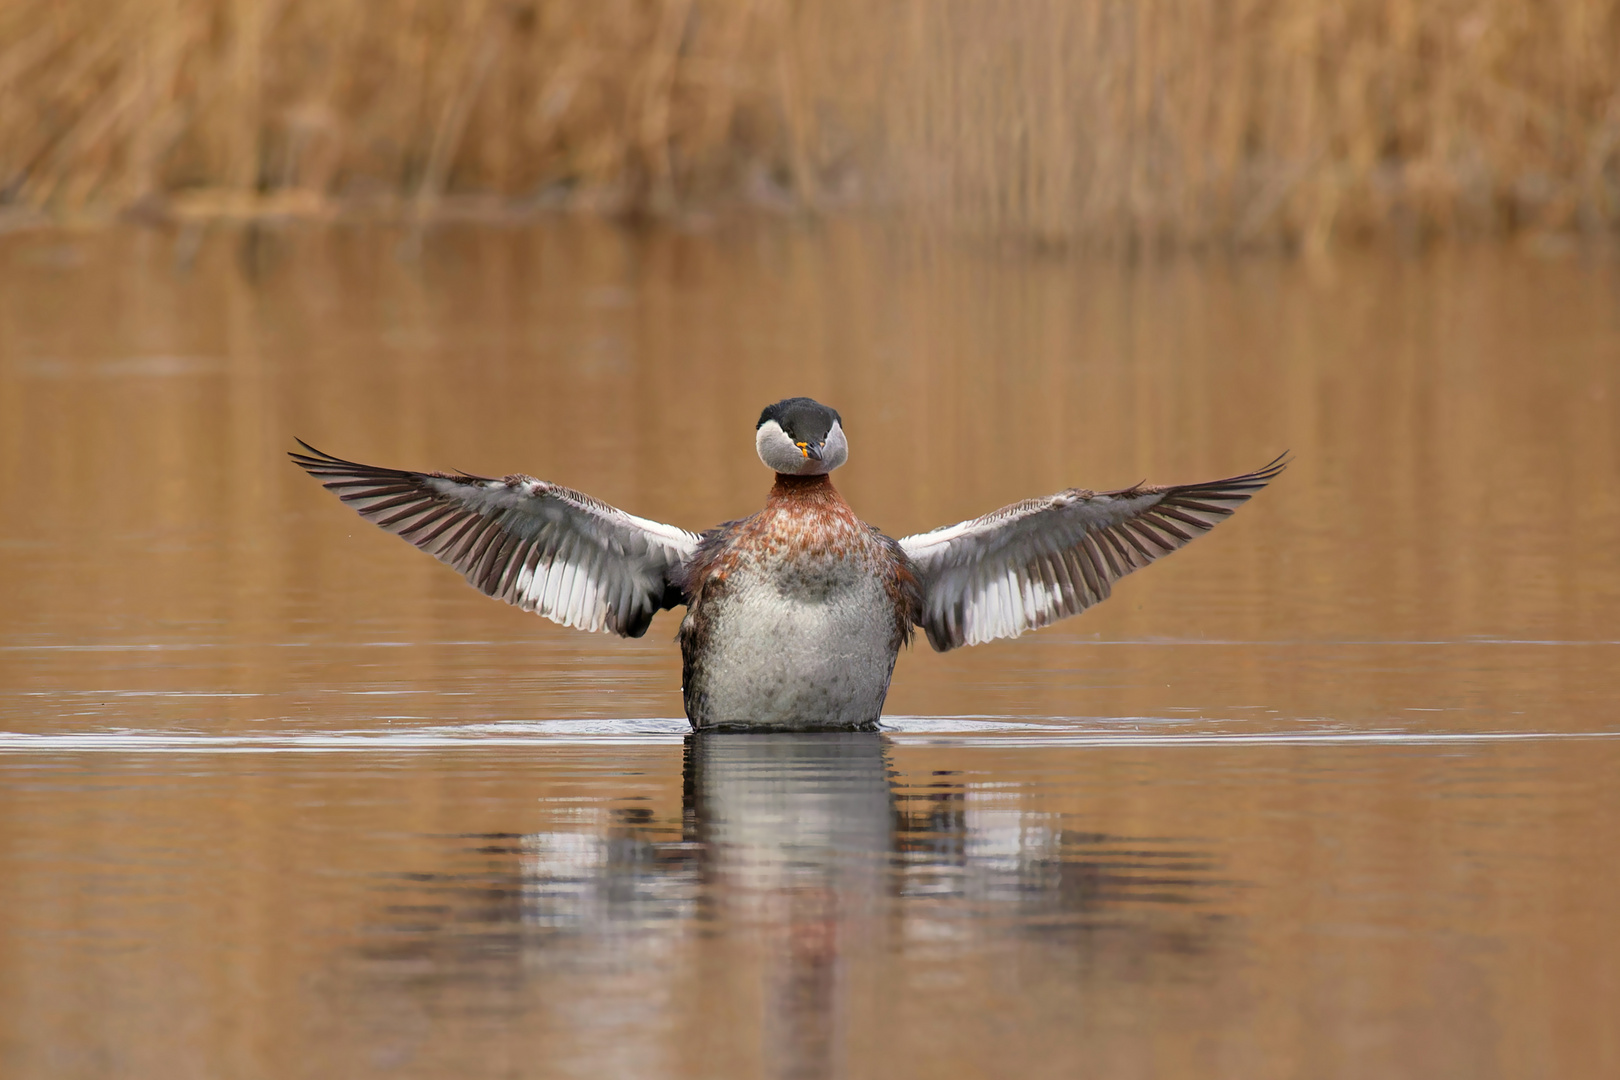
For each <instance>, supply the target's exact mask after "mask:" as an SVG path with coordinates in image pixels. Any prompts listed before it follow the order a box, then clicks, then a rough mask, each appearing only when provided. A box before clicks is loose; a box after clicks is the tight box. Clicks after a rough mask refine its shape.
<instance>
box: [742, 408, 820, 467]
mask: <svg viewBox="0 0 1620 1080" xmlns="http://www.w3.org/2000/svg"><path fill="white" fill-rule="evenodd" d="M754 448H755V449H756V450H758V451H759V460H761V461H763V462H764V463H765V464H766V465H767V466H769V467H770V468H772V469H775V470H776V471H777V472H779V473H788V474H793V475H796V474H799V473H803V472H806V471H807V470H806V469H805V466H806V465H813V464H816V463H815V462H813V461H811V460H810V459H809V458H807V457H805V454H804V451H803V450H800V449H799V448H798V447H797V446H795V445H793V440H792V439H790V438H788V437H787V432H785V431H783V430H782V425H780V424H778V423H777V422H776V421H775V420H767V421H765V423H763V424H761V425H760V426H759V432H758V433H757V434H756V435H755V436H754Z"/></svg>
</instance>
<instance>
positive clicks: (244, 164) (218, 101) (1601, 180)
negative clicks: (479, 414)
mask: <svg viewBox="0 0 1620 1080" xmlns="http://www.w3.org/2000/svg"><path fill="white" fill-rule="evenodd" d="M1617 57H1620V0H1556V2H1550V0H1543V2H1535V0H1000V2H995V0H891V2H888V3H877V2H872V0H866V2H854V0H825V2H822V3H808V2H805V3H790V2H788V0H370V2H362V0H5V2H4V3H3V5H0V210H6V211H8V212H9V216H10V217H12V218H13V219H14V220H16V219H21V218H26V217H37V216H38V215H40V214H43V215H46V216H53V217H69V218H72V217H85V216H91V217H95V216H104V215H108V214H112V213H117V212H123V211H128V210H131V209H134V210H138V211H144V212H149V213H162V214H175V215H180V216H186V215H200V216H221V215H223V216H232V215H263V214H277V213H292V214H308V215H327V214H352V213H372V214H375V213H382V214H388V215H399V214H404V213H429V214H452V213H462V214H465V213H478V214H488V215H495V216H498V215H511V214H522V213H526V212H531V211H534V210H537V209H545V208H570V209H587V210H595V211H602V212H614V213H632V214H651V215H665V214H680V213H688V212H692V211H696V210H712V209H715V208H719V207H725V206H733V205H738V204H749V203H752V204H758V203H764V204H769V205H773V206H781V207H801V208H808V209H811V210H814V211H821V212H831V211H838V210H844V209H855V208H878V209H883V210H887V211H890V212H895V213H900V214H904V215H906V216H908V217H910V218H913V219H916V220H918V221H921V222H926V223H930V224H937V225H943V226H946V227H951V228H956V229H961V230H966V231H970V232H975V233H993V234H997V235H1006V236H1013V237H1018V238H1022V239H1027V240H1034V241H1038V242H1053V243H1071V242H1083V243H1090V244H1101V245H1106V246H1121V245H1132V244H1141V243H1144V242H1145V243H1149V244H1157V243H1171V244H1192V245H1200V244H1210V243H1219V244H1225V243H1239V244H1244V243H1261V244H1270V243H1278V242H1283V243H1299V244H1303V245H1304V246H1306V247H1308V248H1309V247H1321V246H1324V245H1326V244H1328V243H1329V242H1330V241H1331V240H1334V239H1343V238H1346V237H1356V236H1363V235H1368V234H1379V233H1386V234H1397V235H1401V236H1408V237H1423V236H1429V235H1451V234H1459V233H1481V232H1483V233H1496V232H1502V231H1506V230H1510V229H1515V228H1529V229H1534V230H1553V231H1565V230H1576V229H1578V230H1584V231H1603V230H1610V229H1612V228H1613V227H1614V225H1615V224H1616V222H1617V221H1620V61H1617Z"/></svg>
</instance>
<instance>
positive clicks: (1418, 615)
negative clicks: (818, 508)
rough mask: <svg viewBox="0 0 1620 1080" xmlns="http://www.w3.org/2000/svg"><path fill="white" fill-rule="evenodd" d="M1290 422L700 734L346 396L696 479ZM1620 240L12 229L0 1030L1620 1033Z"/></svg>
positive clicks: (597, 1073)
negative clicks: (486, 579) (815, 458)
mask: <svg viewBox="0 0 1620 1080" xmlns="http://www.w3.org/2000/svg"><path fill="white" fill-rule="evenodd" d="M795 393H805V394H811V395H814V396H817V397H819V398H821V399H823V400H825V401H827V402H829V403H831V404H833V405H835V406H836V407H837V408H839V409H840V411H841V412H842V413H843V415H844V417H845V421H846V426H847V428H848V430H849V432H850V439H851V447H852V457H851V463H850V465H849V466H848V467H847V468H845V469H844V470H842V471H840V473H839V474H838V480H839V483H840V487H841V488H842V489H843V490H844V491H845V493H846V494H847V496H848V497H849V498H850V501H851V502H852V503H853V504H854V506H855V507H856V509H857V510H858V511H860V512H861V513H862V514H863V515H864V516H865V517H867V518H868V519H869V520H871V521H873V522H875V523H877V524H879V525H881V526H882V527H884V528H885V529H887V530H888V531H890V532H894V533H897V534H903V533H908V532H913V531H918V530H921V529H926V528H930V527H932V526H934V525H938V524H942V523H946V522H951V521H955V520H958V519H960V518H963V517H966V516H970V515H973V514H977V513H980V512H983V511H985V510H987V509H991V508H993V507H995V506H998V505H1001V504H1003V503H1006V502H1010V501H1012V500H1014V499H1017V498H1022V497H1026V496H1030V495H1035V494H1041V493H1046V492H1050V491H1054V490H1057V489H1059V488H1062V487H1066V486H1069V485H1073V484H1081V485H1086V486H1093V487H1103V486H1118V485H1123V484H1128V483H1130V482H1132V481H1134V480H1137V479H1141V478H1143V477H1147V478H1150V479H1154V480H1166V481H1169V480H1192V479H1204V478H1209V477H1214V476H1218V475H1226V474H1229V473H1232V472H1236V471H1239V470H1243V469H1248V468H1253V467H1255V466H1257V465H1259V464H1261V463H1263V462H1264V461H1266V460H1268V459H1269V458H1270V457H1271V456H1272V455H1274V454H1275V453H1277V452H1278V451H1280V450H1283V449H1292V450H1293V451H1294V453H1295V454H1296V462H1295V464H1294V466H1293V467H1292V468H1291V469H1290V470H1289V471H1288V473H1287V474H1285V475H1284V476H1283V477H1282V478H1281V480H1280V481H1279V482H1278V483H1277V484H1276V485H1275V486H1274V487H1273V488H1271V489H1270V490H1268V491H1267V492H1265V493H1264V494H1263V495H1262V496H1261V497H1260V498H1259V499H1257V500H1256V501H1255V502H1254V503H1253V504H1251V505H1250V506H1248V507H1246V508H1245V509H1244V510H1243V511H1242V512H1241V513H1240V514H1239V515H1238V516H1237V517H1236V518H1234V519H1233V520H1232V521H1231V522H1229V523H1226V524H1224V525H1222V526H1221V527H1220V528H1219V529H1218V530H1217V531H1216V532H1215V533H1214V534H1213V535H1212V536H1210V537H1208V538H1207V539H1203V540H1200V541H1199V542H1198V543H1197V544H1195V545H1193V546H1192V547H1191V548H1190V549H1188V550H1187V551H1186V552H1182V553H1179V554H1177V555H1176V556H1174V557H1173V558H1170V559H1168V560H1166V561H1165V562H1164V563H1163V564H1160V565H1157V566H1155V567H1153V568H1151V569H1149V570H1147V571H1145V572H1143V573H1141V574H1139V575H1136V576H1133V577H1132V578H1131V579H1129V580H1128V581H1126V582H1124V583H1122V584H1121V586H1120V587H1119V588H1118V589H1117V590H1116V593H1115V596H1114V598H1113V599H1112V600H1110V601H1109V602H1108V603H1107V604H1105V605H1103V606H1101V607H1099V608H1097V609H1095V610H1094V611H1092V612H1089V613H1087V614H1086V615H1084V616H1083V617H1081V618H1079V619H1077V620H1072V621H1070V622H1068V623H1065V624H1063V625H1061V626H1059V627H1056V628H1053V629H1050V630H1047V631H1042V632H1040V633H1038V634H1034V635H1030V636H1027V637H1025V638H1022V639H1020V640H1018V641H1013V642H1000V643H996V644H994V645H989V646H982V647H979V648H976V649H971V650H964V651H959V652H956V653H952V654H949V655H946V656H938V655H935V654H933V653H932V652H930V651H929V650H928V649H927V648H926V647H924V648H922V649H920V650H913V651H912V652H911V653H910V654H908V655H906V656H904V657H902V659H901V661H900V666H899V669H898V672H897V675H896V679H895V685H894V689H893V692H892V694H891V696H890V700H889V713H890V714H891V723H890V730H888V731H886V732H885V733H884V734H882V735H876V736H845V737H838V736H814V737H809V736H804V737H795V736H781V737H775V736H756V737H735V736H733V737H725V736H721V737H709V738H705V739H701V740H694V739H691V738H689V737H686V736H685V735H684V721H681V720H680V719H679V717H680V697H679V659H678V650H677V649H676V647H675V646H674V644H673V643H672V641H671V640H670V638H671V636H672V635H673V633H674V628H675V624H676V618H675V616H674V615H673V614H664V615H661V616H659V619H658V621H656V622H655V623H654V626H653V629H652V631H651V632H650V633H649V634H648V636H647V637H646V638H645V639H643V640H641V641H634V642H623V641H619V640H617V639H614V638H609V637H605V636H589V635H583V634H579V633H577V632H575V631H570V630H564V629H562V628H560V627H555V626H552V625H551V624H549V623H546V622H544V621H542V620H539V619H536V618H534V617H533V616H528V615H524V614H522V613H520V612H517V611H515V610H513V609H510V608H506V607H504V606H502V605H499V604H496V603H494V602H492V601H489V600H487V599H485V598H483V597H480V596H478V595H477V594H476V593H474V592H473V591H472V590H471V589H469V588H468V587H467V586H466V585H464V584H463V583H462V582H461V581H460V579H459V578H457V577H456V576H455V575H454V574H453V573H451V572H450V571H448V570H445V569H444V568H442V567H440V566H438V565H437V564H435V563H433V562H432V560H430V559H427V558H425V557H424V556H422V555H420V554H419V553H417V552H414V551H412V550H410V548H409V547H408V546H407V545H405V544H402V543H400V542H399V541H398V540H396V539H393V538H391V537H388V536H385V535H383V534H382V533H380V532H378V531H377V530H375V529H374V528H372V527H371V526H369V525H366V524H364V523H363V522H361V521H360V520H359V519H358V518H356V517H355V516H354V515H352V514H350V513H348V512H347V511H345V510H343V509H342V508H341V507H339V506H338V505H337V504H336V503H335V502H334V501H333V500H332V499H331V497H330V496H329V495H327V494H326V493H324V492H322V491H320V490H319V488H318V487H317V486H316V485H315V484H314V483H313V482H311V481H310V480H309V479H308V477H306V476H304V475H303V474H302V473H300V472H299V471H297V470H296V469H294V468H293V467H291V466H290V465H289V464H288V463H287V462H286V460H285V457H284V456H283V455H284V451H285V450H287V449H288V448H290V447H291V445H292V439H293V437H294V436H295V435H297V436H301V437H303V438H305V439H308V440H309V441H311V442H313V443H314V444H315V445H317V446H320V447H321V448H323V449H327V450H330V451H332V452H334V453H338V454H342V455H346V456H352V457H357V458H360V459H362V460H367V461H375V462H377V463H380V464H397V465H401V466H406V467H437V468H445V467H459V468H464V469H467V470H470V471H474V472H484V473H504V472H508V471H526V472H531V473H534V474H536V475H539V476H543V477H546V478H548V479H552V480H556V481H559V482H563V483H567V484H570V485H572V486H575V487H579V488H582V489H584V490H586V491H589V492H591V493H593V494H595V495H598V496H600V497H602V498H604V499H607V500H609V501H611V502H613V503H616V504H617V505H620V506H622V507H624V508H626V509H629V510H631V511H633V512H635V513H639V514H643V515H646V516H650V517H654V518H659V519H662V520H666V521H671V522H674V523H677V524H681V525H684V526H687V527H690V528H700V527H705V526H707V525H710V524H713V523H715V522H717V521H720V520H722V519H726V518H731V517H737V516H740V515H743V514H746V513H749V512H751V511H752V510H753V509H754V508H755V507H757V505H758V504H759V502H760V501H761V499H762V496H763V493H764V490H765V489H766V487H767V485H768V482H769V477H768V475H767V474H766V473H765V470H764V469H763V468H762V467H761V466H760V465H759V464H758V462H757V460H756V458H755V457H754V454H753V449H752V430H753V421H754V418H755V417H756V416H757V414H758V410H759V408H760V407H761V406H762V405H763V404H765V403H768V402H770V401H773V400H775V399H776V398H778V397H782V396H785V395H788V394H795ZM1617 412H1620V261H1617V260H1616V259H1615V258H1614V257H1613V256H1612V255H1603V256H1590V257H1579V256H1575V257H1564V258H1537V257H1532V256H1530V255H1527V254H1518V253H1513V252H1506V251H1499V250H1477V251H1474V250H1453V251H1448V252H1443V253H1440V254H1436V255H1431V256H1425V257H1422V258H1408V259H1401V258H1396V257H1389V256H1379V255H1354V256H1346V257H1343V258H1341V259H1339V260H1338V261H1336V262H1334V263H1332V264H1331V265H1327V266H1317V267H1311V266H1306V265H1302V264H1298V263H1292V262H1271V261H1266V260H1254V261H1242V262H1234V263H1223V262H1219V261H1214V262H1200V263H1193V262H1172V263H1165V264H1149V265H1137V266H1125V265H1119V264H1098V263H1086V262H1074V261H1068V260H1063V259H1056V258H1052V259H1046V258H1028V257H1021V256H1015V255H1009V254H988V253H983V252H972V251H963V250H960V249H955V248H949V247H942V246H937V245H929V244H923V243H919V242H916V241H913V240H908V239H906V238H903V237H897V236H893V235H888V234H884V233H881V232H876V231H871V230H866V229H860V228H829V229H825V230H819V231H815V230H803V229H797V228H791V227H785V226H770V227H763V226H762V227H757V228H750V229H745V230H739V231H736V232H724V231H722V232H718V233H705V234H694V235H676V234H662V235H653V236H639V237H638V236H635V235H632V234H628V233H624V232H620V231H616V230H614V229H611V228H608V227H605V226H595V225H589V224H578V223H568V224H557V225H554V226H548V227H546V228H542V229H534V230H529V231H521V232H470V231H469V232H457V231H453V230H452V231H446V232H441V233H435V234H431V235H429V236H427V237H426V238H425V239H423V240H422V241H421V242H420V243H416V242H413V241H412V239H411V238H409V237H403V236H401V235H400V234H396V233H388V232H384V231H380V230H364V229H357V230H344V229H331V230H325V231H319V230H286V231H276V230H264V231H259V232H256V233H243V232H219V233H216V234H212V235H207V236H202V237H197V236H189V235H188V236H179V237H177V236H174V235H170V234H164V233H161V232H156V231H120V230H111V231H104V232H91V233H82V234H81V233H62V234H24V235H13V236H10V237H5V238H0V505H3V507H4V508H5V514H4V517H3V519H0V553H3V555H4V558H3V559H0V1074H3V1075H4V1076H5V1077H7V1080H12V1078H17V1080H24V1078H28V1080H32V1078H44V1077H53V1078H54V1077H70V1078H77V1077H85V1078H89V1077H108V1076H120V1077H141V1078H147V1077H151V1078H163V1080H169V1078H190V1077H198V1078H203V1077H221V1076H229V1077H241V1078H251V1077H274V1078H280V1077H294V1076H307V1077H332V1076H344V1077H368V1076H383V1075H401V1076H424V1077H426V1076H433V1077H438V1076H444V1077H484V1076H491V1077H495V1076H499V1077H511V1076H581V1077H621V1076H622V1077H662V1076H682V1077H753V1076H782V1077H821V1076H850V1077H864V1076H929V1077H1045V1076H1051V1077H1074V1076H1095V1077H1187V1078H1204V1077H1212V1076H1219V1077H1234V1078H1249V1077H1279V1078H1280V1077H1332V1076H1342V1077H1366V1076H1378V1077H1424V1078H1429V1077H1459V1078H1463V1077H1466V1078H1475V1077H1532V1076H1546V1077H1603V1076H1612V1075H1616V1074H1620V1028H1617V1027H1616V1025H1615V1024H1614V1023H1613V1017H1614V1016H1616V1015H1620V902H1617V901H1616V899H1615V897H1616V896H1620V864H1617V861H1616V860H1615V859H1614V857H1613V853H1612V850H1611V849H1612V847H1613V844H1614V838H1615V836H1616V835H1617V834H1620V716H1617V715H1616V711H1615V702H1616V700H1617V694H1620V423H1617V421H1620V415H1617Z"/></svg>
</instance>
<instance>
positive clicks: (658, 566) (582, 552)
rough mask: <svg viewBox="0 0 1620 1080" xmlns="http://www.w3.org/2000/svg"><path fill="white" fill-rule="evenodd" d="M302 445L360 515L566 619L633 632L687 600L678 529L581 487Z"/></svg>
mask: <svg viewBox="0 0 1620 1080" xmlns="http://www.w3.org/2000/svg"><path fill="white" fill-rule="evenodd" d="M299 445H300V446H302V447H303V448H304V449H305V450H306V451H308V453H304V454H297V453H295V454H290V455H289V456H290V457H291V458H292V459H293V461H294V462H296V463H297V464H298V465H299V466H300V467H302V468H303V469H304V470H305V471H306V472H308V473H309V474H310V475H311V476H313V477H315V478H316V479H317V480H319V481H321V483H322V485H324V486H325V487H326V488H327V490H329V491H331V492H332V493H333V494H334V495H336V496H337V497H338V498H340V499H342V500H343V501H344V502H346V503H348V504H349V506H350V507H352V508H353V509H355V510H357V511H359V513H360V516H361V517H363V518H365V519H366V520H367V521H370V522H373V523H375V524H376V525H379V526H381V527H382V528H384V529H387V530H388V531H389V532H391V533H395V534H397V535H399V536H402V537H404V538H405V539H406V540H409V541H410V542H411V543H413V544H415V545H416V546H417V547H419V548H421V549H422V550H423V551H425V552H427V553H428V554H429V555H432V556H433V557H434V558H436V559H438V560H439V561H440V562H443V563H447V564H448V565H450V566H453V567H455V568H456V569H457V570H459V571H461V573H462V574H464V575H466V578H467V580H468V581H469V582H471V583H472V584H473V585H474V586H475V587H477V588H478V589H479V590H481V591H482V592H484V593H485V594H486V595H489V596H493V597H495V598H496V599H498V600H505V601H506V602H507V603H509V604H514V605H516V606H517V607H520V608H522V609H523V610H524V611H533V612H535V613H536V614H538V615H544V616H545V617H546V618H548V619H550V620H551V621H552V622H557V623H561V624H562V625H564V626H577V627H579V628H580V629H582V630H603V629H606V630H611V631H613V632H614V633H615V634H619V635H620V636H622V637H640V636H641V635H642V634H645V633H646V632H647V626H648V624H649V623H651V622H652V617H653V615H654V614H655V613H657V612H658V611H660V610H662V609H664V608H668V607H674V606H675V605H676V604H682V603H685V602H686V600H685V596H684V594H683V593H682V592H681V585H680V580H681V574H680V568H681V567H682V565H683V564H684V563H685V561H686V560H687V559H688V558H689V557H690V556H691V555H692V553H693V552H694V551H695V550H697V541H698V538H697V537H696V536H694V535H693V534H692V533H689V532H687V531H686V530H684V529H677V528H676V527H675V526H673V525H664V524H660V523H659V522H656V521H648V520H647V519H646V518H638V517H635V516H634V515H631V514H627V513H625V512H624V511H623V510H618V509H615V508H614V507H611V506H609V505H608V504H606V503H604V502H600V501H598V500H596V499H593V498H591V497H590V496H589V495H583V494H581V493H580V492H577V491H573V490H571V489H569V488H565V487H562V486H561V485H558V484H549V483H547V482H546V481H544V480H536V479H535V478H534V477H532V476H508V477H506V478H504V479H501V480H493V479H490V478H488V477H483V476H471V475H467V474H461V475H449V474H446V473H422V472H405V471H402V470H399V469H382V468H378V467H377V466H375V465H362V464H360V463H359V462H355V461H345V460H343V459H342V458H336V457H332V456H331V455H330V454H324V453H322V452H321V451H319V450H317V449H315V448H314V447H313V446H310V445H309V444H308V443H306V442H303V441H302V440H300V441H299Z"/></svg>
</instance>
